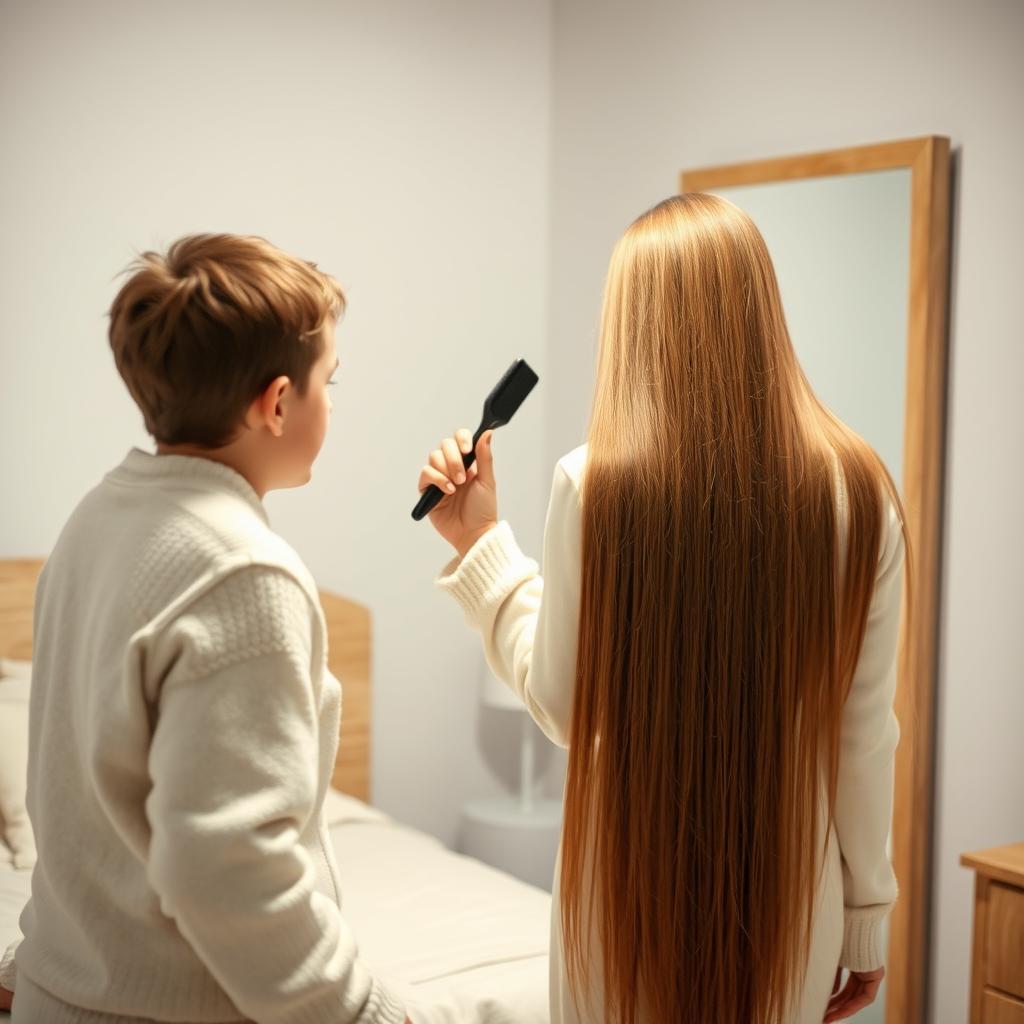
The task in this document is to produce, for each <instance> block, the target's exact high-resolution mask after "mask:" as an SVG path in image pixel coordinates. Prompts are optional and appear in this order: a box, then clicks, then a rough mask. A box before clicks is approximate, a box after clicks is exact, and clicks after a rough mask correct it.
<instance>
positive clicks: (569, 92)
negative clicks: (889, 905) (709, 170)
mask: <svg viewBox="0 0 1024 1024" xmlns="http://www.w3.org/2000/svg"><path fill="white" fill-rule="evenodd" d="M1022 41H1024V6H1022V5H1021V4H1019V3H1015V2H997V0H985V2H975V3H970V4H968V3H966V2H963V3H959V4H953V3H949V2H942V3H934V2H929V3H926V2H924V0H913V2H911V3H907V4H896V5H893V4H889V3H886V2H884V0H866V2H864V3H860V4H844V5H822V4H811V3H794V2H788V3H772V4H755V3H747V2H742V0H700V2H691V3H670V2H668V0H665V2H658V0H633V2H631V3H630V4H628V5H627V4H621V3H611V2H607V0H603V2H595V0H556V2H555V24H554V55H553V67H554V92H553V98H554V102H553V109H552V140H553V144H552V162H553V172H552V192H551V210H552V247H551V310H550V323H551V347H550V351H549V360H548V366H549V373H548V388H547V390H546V392H545V394H546V396H547V399H548V425H549V431H548V435H547V439H548V444H549V460H550V459H551V458H554V457H556V455H557V454H559V453H561V452H564V451H566V450H568V449H569V448H571V447H573V446H574V445H575V444H577V443H578V442H579V440H580V439H581V437H582V436H583V431H584V429H585V422H586V416H587V412H588V409H589V400H590V389H591V387H592V382H593V373H592V355H593V343H594V328H595V326H596V323H597V317H598V308H599V299H600V289H601V284H602V281H603V277H604V273H605V268H606V263H607V259H608V255H609V253H610V250H611V246H612V243H613V242H614V240H615V239H616V238H617V237H618V235H619V234H620V232H621V231H622V230H623V228H624V227H625V226H626V224H627V223H628V222H629V221H630V220H632V219H633V217H635V216H637V215H638V214H639V213H641V212H642V211H643V210H644V209H646V208H647V207H648V206H650V205H652V204H653V203H655V202H657V201H658V200H660V199H662V198H664V197H665V196H667V195H669V194H671V193H672V192H674V191H675V190H676V187H677V181H678V174H679V172H680V170H682V169H683V168H686V167H699V166H705V165H708V164H719V163H730V162H733V161H738V160H745V159H757V158H760V157H767V156H775V155H786V154H790V153H800V152H807V151H811V150H816V149H827V148H831V147H841V146H852V145H857V144H861V143H869V142H877V141H883V140H887V139H895V138H903V137H908V136H914V135H923V134H932V133H934V134H945V135H949V136H950V137H951V139H952V141H953V144H954V146H955V147H957V148H958V149H959V150H961V151H960V152H959V154H958V172H957V178H958V180H957V193H958V196H957V209H956V213H955V222H956V237H955V241H954V246H955V248H954V267H953V273H954V281H953V309H952V337H951V365H950V380H951V389H950V404H949V444H948V468H947V494H948V497H947V523H946V542H945V567H944V575H945V579H944V597H943V601H944V604H943V613H942V651H941V677H940V680H939V693H940V699H939V704H940V708H939V715H940V717H939V725H938V759H939V767H938V790H937V792H938V813H937V832H936V839H937V845H936V879H935V898H936V914H935V922H934V950H933V966H932V976H933V986H932V989H933V1010H932V1020H933V1021H935V1022H937V1024H947V1022H950V1024H953V1022H956V1024H959V1022H961V1021H963V1020H965V1019H966V1014H967V984H968V965H969V956H970V949H969V946H970V919H971V905H972V890H971V879H970V876H969V875H968V873H967V872H965V871H964V870H963V869H962V868H960V867H959V866H958V865H957V858H958V856H959V854H960V852H961V851H964V850H968V849H976V848H980V847H985V846H991V845H996V844H1000V843H1006V842H1010V841H1019V840H1020V839H1021V838H1024V759H1022V755H1021V739H1020V737H1021V723H1022V722H1024V685H1022V675H1024V673H1022V664H1024V659H1022V657H1021V654H1020V650H1021V648H1020V644H1019V634H1020V625H1019V622H1020V613H1021V604H1022V602H1021V598H1020V586H1021V583H1020V581H1021V579H1022V578H1024V533H1022V531H1021V529H1020V522H1021V508H1022V506H1024V478H1022V475H1021V472H1020V469H1021V456H1020V450H1021V442H1022V440H1024V430H1022V425H1021V412H1020V409H1021V405H1020V400H1019V391H1020V387H1021V381H1022V380H1024V344H1022V341H1024V339H1022V329H1021V315H1020V310H1019V305H1020V303H1019V294H1020V280H1019V277H1020V273H1021V269H1022V263H1021V258H1020V239H1021V234H1022V229H1024V192H1022V190H1021V187H1020V181H1019V178H1020V168H1021V166H1024V134H1022V133H1021V130H1020V126H1021V97H1022V96H1024V62H1022V61H1021V60H1020V56H1021V45H1022ZM893 1024H895V1022H893Z"/></svg>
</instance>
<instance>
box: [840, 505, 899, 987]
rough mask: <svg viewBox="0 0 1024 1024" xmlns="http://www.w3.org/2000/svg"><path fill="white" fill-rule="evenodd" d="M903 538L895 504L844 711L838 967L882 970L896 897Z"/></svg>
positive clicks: (855, 969) (891, 508) (884, 534)
mask: <svg viewBox="0 0 1024 1024" xmlns="http://www.w3.org/2000/svg"><path fill="white" fill-rule="evenodd" d="M903 559H904V546H903V535H902V531H901V529H900V523H899V519H898V516H897V513H896V510H895V508H893V507H890V508H889V510H888V513H887V523H886V527H885V529H884V530H883V542H882V545H881V552H880V556H879V562H878V571H877V574H876V578H875V591H874V596H873V597H872V601H871V607H870V609H869V612H868V622H867V630H866V633H865V636H864V643H863V646H862V647H861V653H860V657H859V660H858V662H857V668H856V671H855V672H854V676H853V682H852V685H851V688H850V694H849V696H848V697H847V700H846V705H845V707H844V709H843V719H842V731H841V735H840V749H839V779H838V790H837V793H836V803H835V827H836V835H837V838H838V840H839V849H840V853H841V856H842V867H843V894H844V902H845V905H846V910H845V926H844V937H843V948H842V953H841V957H840V963H841V964H842V966H843V967H846V968H848V969H849V970H854V971H870V970H875V969H876V968H878V967H880V966H882V964H883V963H884V962H885V953H884V949H883V943H882V925H883V922H884V920H885V917H886V915H887V913H888V912H889V909H890V908H891V906H892V904H893V903H894V902H895V900H896V876H895V874H894V872H893V869H892V864H891V862H890V859H889V855H888V852H887V843H888V837H889V829H890V825H891V822H892V800H893V780H894V765H895V761H894V759H895V752H896V744H897V742H898V740H899V724H898V722H897V720H896V715H895V712H894V710H893V699H894V696H895V692H896V655H897V642H898V638H899V625H900V605H901V600H902V593H903V589H902V584H903Z"/></svg>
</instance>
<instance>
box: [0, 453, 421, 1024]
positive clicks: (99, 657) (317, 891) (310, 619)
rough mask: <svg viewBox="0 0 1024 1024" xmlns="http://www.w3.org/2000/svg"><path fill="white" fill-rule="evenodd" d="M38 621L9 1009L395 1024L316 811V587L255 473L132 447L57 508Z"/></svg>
mask: <svg viewBox="0 0 1024 1024" xmlns="http://www.w3.org/2000/svg"><path fill="white" fill-rule="evenodd" d="M35 623H36V625H35V659H34V674H33V686H32V698H31V712H30V715H31V724H30V733H31V736H30V753H29V794H28V796H29V812H30V816H31V818H32V822H33V825H34V827H35V831H36V838H37V842H38V847H39V861H38V864H37V866H36V869H35V872H34V874H33V877H32V897H31V901H30V902H29V904H28V906H27V908H26V910H25V912H24V913H23V915H22V918H21V925H22V931H23V933H24V939H23V941H22V942H21V944H20V946H18V947H17V950H16V957H15V958H13V960H12V957H11V956H10V955H8V956H7V957H6V958H5V962H4V965H3V971H2V974H0V981H2V983H3V984H4V985H6V986H7V987H9V988H14V989H15V1002H14V1021H15V1022H17V1024H20V1022H22V1021H24V1022H26V1024H28V1022H31V1024H42V1022H46V1024H65V1022H66V1024H85V1022H88V1024H106V1022H115V1021H124V1020H125V1019H129V1020H130V1019H135V1018H142V1019H145V1020H155V1021H189V1022H227V1021H239V1020H253V1021H260V1022H267V1024H271V1022H274V1024H277V1022H281V1024H284V1022H288V1024H349V1022H359V1024H371V1022H373V1024H377V1022H380V1024H401V1022H402V1020H403V1019H404V1011H403V1009H402V1007H401V1006H399V1005H398V1003H397V1002H396V1001H395V1000H394V999H393V998H392V997H391V996H390V995H389V994H388V993H387V992H386V991H384V989H383V988H382V987H381V986H380V984H379V983H378V982H377V981H376V980H375V979H374V978H373V977H372V976H371V974H370V973H369V972H368V970H367V968H366V967H365V966H364V964H363V963H362V962H361V961H360V960H359V957H358V953H357V949H356V944H355V940H354V938H353V935H352V933H351V931H350V930H349V928H348V927H347V926H346V924H345V922H344V920H343V919H342V916H341V912H340V906H341V898H340V892H339V890H338V881H337V878H338V876H337V869H336V866H335V863H334V859H333V855H332V852H331V845H330V842H329V840H328V838H327V834H326V830H325V827H324V824H323V821H322V804H323V800H324V796H325V793H326V791H327V786H328V784H329V780H330V777H331V772H332V769H333V765H334V757H335V751H336V746H337V742H338V724H339V718H340V710H341V691H340V687H339V685H338V682H337V680H336V679H334V678H333V677H332V676H331V674H330V672H329V671H328V669H327V663H326V653H327V651H326V631H325V626H324V621H323V616H322V613H321V611H320V605H319V600H318V597H317V591H316V587H315V585H314V582H313V580H312V579H311V577H310V575H309V573H308V571H307V570H306V568H305V567H304V566H303V564H302V562H301V560H300V559H299V557H298V555H296V554H295V552H294V551H293V550H292V549H291V548H290V547H289V546H288V545H287V544H286V543H285V542H284V541H283V540H281V539H280V538H279V537H278V536H277V535H276V534H274V533H273V532H272V531H271V529H270V527H269V525H268V522H267V517H266V513H265V511H264V509H263V506H262V504H261V502H260V500H259V498H258V497H257V495H256V493H255V492H254V491H253V489H252V488H251V487H250V486H249V484H248V483H247V482H246V481H245V480H244V479H243V478H242V477H241V476H239V475H238V474H237V473H235V472H234V471H233V470H231V469H229V468H227V467H225V466H222V465H220V464H218V463H215V462H212V461H209V460H206V459H199V458H191V457H187V456H180V455H160V456H154V455H148V454H146V453H145V452H142V451H139V450H138V449H136V450H133V451H132V452H130V453H129V454H128V456H127V458H126V459H125V460H124V462H123V463H122V464H121V465H120V466H119V467H118V468H116V469H115V470H113V471H112V472H111V473H109V474H108V475H107V476H106V477H105V478H104V480H103V481H102V482H101V483H100V484H99V486H98V487H96V488H95V489H94V490H93V491H92V492H91V493H90V494H88V495H87V496H86V497H85V498H84V499H83V500H82V502H81V503H80V504H79V506H78V508H77V509H76V510H75V512H74V513H73V515H72V516H71V519H70V520H69V521H68V523H67V525H66V526H65V528H64V530H63V532H62V534H61V536H60V539H59V540H58V542H57V545H56V547H55V549H54V551H53V553H52V555H51V556H50V558H49V560H48V562H47V564H46V566H45V568H44V571H43V575H42V577H41V580H40V584H39V588H38V592H37V597H36V620H35ZM10 952H13V951H9V953H10Z"/></svg>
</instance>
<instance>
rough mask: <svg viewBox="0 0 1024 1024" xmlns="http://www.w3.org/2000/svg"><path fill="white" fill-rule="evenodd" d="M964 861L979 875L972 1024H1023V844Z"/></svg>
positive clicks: (967, 855)
mask: <svg viewBox="0 0 1024 1024" xmlns="http://www.w3.org/2000/svg"><path fill="white" fill-rule="evenodd" d="M960 863H961V864H963V866H964V867H967V868H972V869H973V870H974V871H975V872H976V876H975V884H974V954H973V958H972V959H973V966H972V969H971V1024H1024V843H1014V844H1013V845H1012V846H999V847H996V848H995V849H993V850H981V851H980V852H978V853H965V854H964V855H963V856H962V857H961V858H960Z"/></svg>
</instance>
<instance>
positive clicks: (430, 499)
mask: <svg viewBox="0 0 1024 1024" xmlns="http://www.w3.org/2000/svg"><path fill="white" fill-rule="evenodd" d="M485 429H486V427H485V426H484V424H482V423H481V424H480V426H479V427H477V430H476V433H475V434H474V435H473V447H472V448H470V449H469V451H468V452H466V453H465V454H464V455H463V456H462V467H463V469H469V467H470V466H472V465H473V463H474V462H476V443H477V441H479V440H480V438H481V437H482V436H483V433H484V430H485ZM444 497H446V495H445V493H444V491H442V490H441V488H440V487H435V486H434V484H430V486H429V487H427V489H426V490H425V491H424V492H423V493H422V494H421V495H420V500H419V501H417V502H416V507H415V508H414V509H413V510H412V517H413V519H415V520H416V522H419V521H420V520H421V519H422V518H423V517H424V516H426V515H429V514H430V513H431V512H433V510H434V509H435V508H437V503H438V502H439V501H440V500H441V499H442V498H444Z"/></svg>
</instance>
